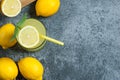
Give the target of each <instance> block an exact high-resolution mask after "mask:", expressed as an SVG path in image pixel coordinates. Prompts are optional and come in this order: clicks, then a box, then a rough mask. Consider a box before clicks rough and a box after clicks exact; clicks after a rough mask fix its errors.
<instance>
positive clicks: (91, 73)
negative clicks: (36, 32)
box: [0, 0, 120, 80]
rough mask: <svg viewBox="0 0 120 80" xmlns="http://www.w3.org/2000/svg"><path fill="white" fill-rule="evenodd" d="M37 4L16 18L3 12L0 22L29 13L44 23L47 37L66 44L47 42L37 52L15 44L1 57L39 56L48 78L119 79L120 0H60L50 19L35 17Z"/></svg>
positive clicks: (48, 79) (78, 79)
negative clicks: (58, 8)
mask: <svg viewBox="0 0 120 80" xmlns="http://www.w3.org/2000/svg"><path fill="white" fill-rule="evenodd" d="M34 4H35V3H33V4H31V5H30V6H28V7H25V8H24V9H22V12H21V13H20V14H19V15H18V16H17V17H15V18H7V17H5V16H2V15H0V25H3V24H4V23H7V22H12V23H16V22H18V21H19V19H20V18H21V17H22V16H23V14H24V13H28V14H29V17H30V18H35V19H38V20H40V21H41V22H43V24H44V25H45V26H46V29H47V34H48V36H50V37H53V38H55V39H58V40H61V41H63V42H64V43H65V46H64V47H62V46H59V45H56V44H53V43H50V42H47V43H46V45H45V46H44V48H43V49H42V50H40V51H38V52H34V53H30V52H25V51H24V50H22V49H19V47H17V46H16V47H17V48H16V47H14V48H10V49H8V50H2V49H0V57H3V56H7V57H11V58H13V59H14V60H15V61H16V62H17V61H18V60H19V59H20V58H23V57H26V56H33V57H36V58H37V59H39V60H40V61H41V62H42V63H43V65H44V67H45V73H44V79H45V80H120V0H61V7H60V10H59V12H58V13H57V14H56V15H54V16H51V17H48V18H42V17H36V16H35V10H34ZM0 34H1V33H0ZM18 78H19V79H18V80H20V78H21V77H20V76H18ZM21 80H22V79H21Z"/></svg>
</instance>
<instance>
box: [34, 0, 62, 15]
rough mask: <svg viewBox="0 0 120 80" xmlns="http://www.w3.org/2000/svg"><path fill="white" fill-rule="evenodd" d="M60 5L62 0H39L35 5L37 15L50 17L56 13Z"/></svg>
mask: <svg viewBox="0 0 120 80" xmlns="http://www.w3.org/2000/svg"><path fill="white" fill-rule="evenodd" d="M59 7H60V0H37V2H36V5H35V10H36V15H37V16H43V17H48V16H51V15H53V14H55V13H56V12H57V11H58V10H59Z"/></svg>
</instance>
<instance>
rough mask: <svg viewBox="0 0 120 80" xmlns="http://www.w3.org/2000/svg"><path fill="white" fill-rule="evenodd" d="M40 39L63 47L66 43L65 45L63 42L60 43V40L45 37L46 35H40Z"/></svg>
mask: <svg viewBox="0 0 120 80" xmlns="http://www.w3.org/2000/svg"><path fill="white" fill-rule="evenodd" d="M40 37H41V38H44V39H46V40H48V41H50V42H53V43H55V44H59V45H61V46H64V43H63V42H61V41H58V40H56V39H53V38H50V37H48V36H45V35H42V34H40Z"/></svg>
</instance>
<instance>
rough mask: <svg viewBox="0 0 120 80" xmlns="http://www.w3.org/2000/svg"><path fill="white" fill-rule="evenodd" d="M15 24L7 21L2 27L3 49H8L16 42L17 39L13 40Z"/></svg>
mask: <svg viewBox="0 0 120 80" xmlns="http://www.w3.org/2000/svg"><path fill="white" fill-rule="evenodd" d="M14 30H15V26H14V25H13V24H11V23H7V24H5V25H3V26H2V27H1V28H0V46H2V48H3V49H7V48H9V47H12V46H14V45H15V44H16V42H17V41H16V39H15V40H13V41H11V38H12V36H13V34H14Z"/></svg>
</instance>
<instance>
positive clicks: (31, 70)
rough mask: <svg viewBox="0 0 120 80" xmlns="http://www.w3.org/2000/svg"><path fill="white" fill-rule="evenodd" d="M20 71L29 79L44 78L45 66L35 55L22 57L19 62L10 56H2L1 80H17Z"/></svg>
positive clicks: (0, 65)
mask: <svg viewBox="0 0 120 80" xmlns="http://www.w3.org/2000/svg"><path fill="white" fill-rule="evenodd" d="M17 65H18V67H17ZM18 69H19V70H18ZM19 71H20V73H21V74H22V76H23V77H24V78H25V79H27V80H42V78H43V73H44V67H43V65H42V64H41V62H40V61H39V60H37V59H36V58H33V57H25V58H22V59H20V61H18V63H17V64H16V63H15V62H14V60H13V59H11V58H9V57H2V58H0V80H15V79H16V77H17V75H18V72H19Z"/></svg>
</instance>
